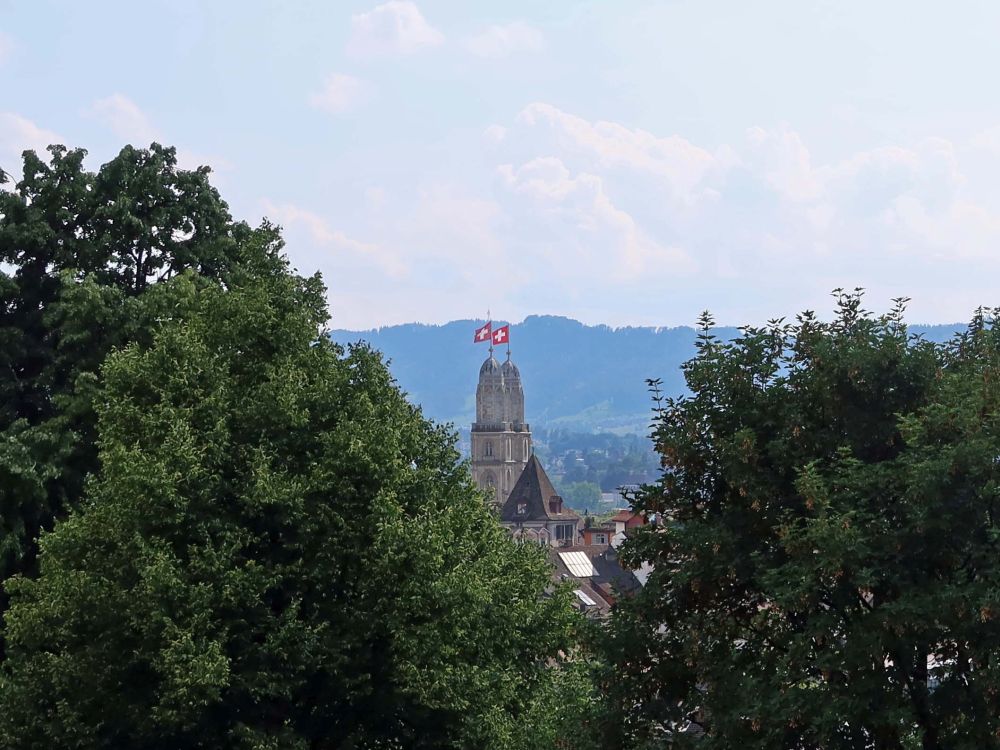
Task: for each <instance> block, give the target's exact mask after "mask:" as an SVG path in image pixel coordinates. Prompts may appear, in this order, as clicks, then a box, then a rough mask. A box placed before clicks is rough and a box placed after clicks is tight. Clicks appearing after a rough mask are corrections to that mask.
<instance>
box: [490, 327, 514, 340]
mask: <svg viewBox="0 0 1000 750" xmlns="http://www.w3.org/2000/svg"><path fill="white" fill-rule="evenodd" d="M509 338H510V326H500V328H497V329H496V330H495V331H494V332H493V343H494V344H497V345H499V344H506V343H507V340H508V339H509Z"/></svg>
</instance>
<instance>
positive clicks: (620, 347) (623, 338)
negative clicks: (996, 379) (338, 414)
mask: <svg viewBox="0 0 1000 750" xmlns="http://www.w3.org/2000/svg"><path fill="white" fill-rule="evenodd" d="M477 325H479V322H478V321H472V320H456V321H452V322H450V323H446V324H444V325H424V324H420V323H411V324H407V325H398V326H387V327H385V328H380V329H376V330H368V331H345V330H334V331H333V332H332V334H331V335H332V337H333V339H334V340H335V341H337V342H338V343H345V344H346V343H350V342H355V341H358V340H364V341H368V342H370V343H371V344H372V345H373V346H374V347H375V348H376V349H379V350H380V351H382V352H383V353H384V354H385V355H386V356H387V357H389V358H390V360H391V362H390V369H391V370H392V373H393V375H395V377H396V379H397V380H398V381H399V383H400V385H401V386H402V387H403V389H404V390H406V391H407V392H408V393H409V395H410V398H411V399H412V400H413V401H415V402H416V403H418V404H420V405H421V406H422V407H423V408H424V411H425V412H426V413H427V415H428V416H430V417H432V418H434V419H437V420H440V421H451V422H455V423H456V425H458V426H464V425H467V424H469V423H470V422H471V421H472V419H473V415H474V412H475V393H476V379H477V377H478V373H479V365H480V364H481V363H482V361H483V359H485V357H486V346H485V345H476V344H474V343H472V332H473V330H474V329H475V327H476V326H477ZM963 328H964V325H958V324H951V325H934V326H912V327H911V330H912V332H913V333H917V334H923V335H924V336H925V337H926V338H927V339H929V340H931V341H944V340H946V339H948V338H950V337H951V336H952V335H953V334H954V333H955V332H956V331H958V330H961V329H963ZM715 333H716V334H717V335H718V336H720V337H722V338H731V337H733V336H735V335H736V334H737V329H736V328H725V327H724V328H718V329H716V331H715ZM696 336H697V331H696V330H695V329H694V328H692V327H689V326H681V327H677V328H652V327H627V328H611V327H608V326H588V325H584V324H582V323H580V322H578V321H575V320H571V319H569V318H563V317H557V316H552V315H530V316H528V317H527V318H525V320H524V322H523V323H519V324H515V325H513V326H512V327H511V355H512V358H513V359H514V361H515V362H516V363H517V364H518V366H519V367H520V369H521V374H522V376H523V378H524V387H525V401H526V410H527V417H528V420H529V421H530V422H531V423H532V424H533V425H535V426H536V427H542V426H546V427H563V428H568V429H572V430H575V431H583V432H587V431H591V430H614V431H618V432H633V433H638V434H645V433H646V430H647V425H648V424H649V419H650V401H649V394H648V393H647V389H646V379H647V378H661V379H662V380H663V390H664V392H665V393H666V394H668V395H673V394H679V393H682V392H683V391H684V379H683V376H682V373H681V369H680V366H681V364H682V363H683V362H685V361H686V360H688V359H690V358H691V357H692V356H693V355H694V353H695V347H694V344H695V337H696ZM497 356H498V357H499V358H501V359H502V358H503V357H504V356H505V353H504V350H500V351H499V352H498V355H497Z"/></svg>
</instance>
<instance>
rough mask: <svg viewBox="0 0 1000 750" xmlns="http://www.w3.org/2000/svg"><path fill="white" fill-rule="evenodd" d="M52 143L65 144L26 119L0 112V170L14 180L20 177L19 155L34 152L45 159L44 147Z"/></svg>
mask: <svg viewBox="0 0 1000 750" xmlns="http://www.w3.org/2000/svg"><path fill="white" fill-rule="evenodd" d="M53 143H65V141H64V139H63V138H62V137H61V136H59V135H57V134H56V133H54V132H52V131H51V130H46V129H45V128H43V127H40V126H39V125H36V124H35V123H34V122H32V121H31V120H29V119H28V118H27V117H22V116H21V115H19V114H16V113H14V112H0V169H3V170H4V171H5V172H7V173H9V174H10V175H11V176H12V177H13V178H14V179H15V180H16V179H19V177H20V175H21V167H22V161H21V153H22V152H23V151H27V150H29V149H30V150H33V151H35V152H36V153H37V154H38V156H39V157H40V158H41V159H47V158H48V153H47V152H46V150H45V149H46V147H48V146H50V145H52V144H53Z"/></svg>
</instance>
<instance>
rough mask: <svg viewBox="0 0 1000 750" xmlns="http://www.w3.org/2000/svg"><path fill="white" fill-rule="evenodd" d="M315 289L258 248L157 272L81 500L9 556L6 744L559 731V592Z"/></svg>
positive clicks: (466, 737)
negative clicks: (225, 259) (150, 319)
mask: <svg viewBox="0 0 1000 750" xmlns="http://www.w3.org/2000/svg"><path fill="white" fill-rule="evenodd" d="M323 296H324V293H323V290H322V288H321V286H320V284H319V282H318V280H317V279H310V280H302V279H299V278H297V277H295V276H293V275H291V274H290V273H288V272H287V270H286V269H284V266H283V264H282V263H281V262H280V260H278V259H277V256H276V255H275V254H274V251H273V248H265V250H264V251H262V252H261V253H260V254H259V257H258V259H257V261H256V262H250V261H248V262H245V263H244V264H243V265H242V266H241V268H240V269H238V271H237V272H234V276H233V278H231V279H230V282H229V283H228V284H226V285H222V284H215V283H198V279H197V278H196V277H195V276H194V275H193V274H192V273H187V274H183V275H181V276H179V277H177V278H174V279H172V280H171V281H168V282H166V283H164V284H160V285H158V288H157V294H156V297H157V298H158V299H160V300H161V301H163V303H164V306H166V307H168V308H169V309H170V310H171V313H170V314H169V315H162V316H160V318H161V322H160V323H159V324H158V325H157V326H156V328H155V330H154V332H153V334H152V336H151V340H150V341H149V342H148V343H144V342H137V343H133V344H131V345H129V346H127V347H126V348H124V349H122V350H120V351H118V352H116V353H113V354H112V355H110V357H109V358H108V359H107V360H106V363H105V365H104V367H103V371H102V373H103V374H102V378H103V379H102V383H101V385H100V386H99V387H98V388H97V390H96V394H95V397H94V402H95V403H96V404H97V405H98V406H97V412H98V415H99V422H98V431H97V432H98V445H99V447H100V456H99V458H100V465H101V470H100V472H99V473H98V474H96V475H95V476H94V477H93V478H92V479H91V480H90V482H89V484H88V489H87V492H86V501H85V503H84V504H83V505H82V506H81V507H80V508H79V509H77V510H75V511H73V512H71V513H70V515H69V517H68V519H67V520H65V521H63V522H60V523H59V524H57V525H56V527H55V530H54V531H52V532H50V533H47V534H44V535H43V536H42V539H41V554H40V557H39V561H40V572H39V575H38V576H37V577H36V578H28V577H23V576H21V577H16V578H14V579H12V580H10V581H8V587H9V590H10V593H11V607H10V609H9V611H8V617H7V639H8V658H7V660H6V662H5V664H4V665H3V669H2V671H0V746H3V747H19V748H43V747H45V748H51V747H87V748H120V747H144V748H178V747H213V748H214V747H239V748H278V747H280V748H352V747H356V748H377V747H384V748H425V747H426V748H432V747H433V748H439V747H456V748H458V747H483V748H489V747H496V748H521V747H538V746H539V744H538V741H539V739H540V738H547V740H548V741H549V742H551V740H552V736H551V734H552V732H554V731H556V730H557V729H558V726H557V725H556V724H554V719H553V715H555V716H558V714H554V712H556V711H558V707H557V706H555V705H553V703H554V701H555V699H556V698H559V697H560V696H564V695H566V694H567V688H565V685H566V682H567V680H569V677H570V676H572V674H574V673H572V672H566V673H565V674H564V673H563V672H561V671H559V670H553V668H552V665H553V664H554V663H556V662H557V661H558V659H559V654H560V653H567V652H569V651H570V650H571V648H572V645H573V640H572V637H573V633H574V629H575V628H576V627H577V623H578V620H577V618H576V616H575V615H574V613H573V611H572V609H571V607H570V606H569V604H568V601H567V598H566V593H567V592H562V591H556V592H554V594H553V595H552V596H548V597H543V596H542V594H543V592H544V591H545V590H546V588H547V587H549V569H548V565H547V563H546V560H545V558H544V555H543V554H542V552H541V551H540V550H538V549H536V548H534V547H532V546H530V545H526V546H519V545H516V544H514V543H513V542H511V541H510V540H509V539H508V537H507V535H506V533H505V532H504V530H503V529H502V528H501V527H500V526H499V524H498V523H497V522H496V520H495V519H494V518H493V516H492V514H491V513H490V511H489V510H488V509H487V507H486V505H485V503H484V502H483V499H482V498H481V497H480V496H479V495H478V494H477V493H476V492H475V490H474V489H473V487H472V486H471V483H470V479H469V476H468V472H467V470H466V469H465V467H464V466H463V465H462V464H460V463H459V461H458V454H457V452H456V450H455V447H454V442H455V439H454V436H453V435H452V434H450V433H449V432H448V431H447V430H445V429H443V428H440V427H437V426H435V425H433V424H432V423H429V422H428V421H426V420H425V419H423V417H422V416H421V414H420V412H419V410H418V409H417V408H415V407H413V406H412V405H410V404H409V403H407V401H406V400H405V398H404V397H403V395H402V394H401V393H400V392H399V390H398V389H397V387H396V385H395V383H394V382H393V381H392V379H391V377H390V375H389V373H388V371H387V369H386V367H385V366H384V364H383V362H382V361H381V359H380V357H379V356H378V355H377V354H376V353H374V352H372V351H371V350H369V349H367V348H363V347H359V348H353V349H351V350H349V351H347V352H345V351H343V350H341V349H340V348H339V347H337V346H336V345H334V344H332V343H331V342H330V341H329V339H328V338H327V337H326V336H325V334H323V332H322V328H321V326H322V325H323V323H324V321H325V317H326V313H325V310H324V303H323ZM569 682H570V689H569V693H570V694H571V695H582V696H583V698H582V700H585V698H586V693H585V692H579V691H578V690H577V689H576V688H574V687H572V686H573V684H576V683H572V681H571V680H570V681H569ZM546 706H547V707H548V708H549V709H550V710H549V711H548V712H545V711H543V712H542V713H543V714H544V715H546V716H548V717H549V718H548V723H547V724H543V723H542V722H540V721H539V720H538V718H537V712H538V711H539V710H541V709H543V708H545V707H546ZM550 746H551V745H550ZM568 746H573V745H572V743H570V744H568Z"/></svg>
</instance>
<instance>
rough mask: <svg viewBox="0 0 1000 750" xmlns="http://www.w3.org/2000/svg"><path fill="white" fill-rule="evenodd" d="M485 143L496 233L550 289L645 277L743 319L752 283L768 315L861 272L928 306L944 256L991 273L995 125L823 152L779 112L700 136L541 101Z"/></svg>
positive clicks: (858, 279) (568, 296) (885, 289)
mask: <svg viewBox="0 0 1000 750" xmlns="http://www.w3.org/2000/svg"><path fill="white" fill-rule="evenodd" d="M494 134H495V135H494ZM501 135H502V137H500V136H501ZM491 136H492V137H491ZM484 142H485V143H484V145H485V144H488V145H489V151H488V153H490V154H495V157H496V160H497V162H499V164H500V166H499V167H498V168H497V177H498V179H497V183H496V185H497V187H496V190H497V194H498V195H499V196H500V197H501V205H502V206H503V209H504V217H503V220H502V222H501V223H502V225H503V226H504V231H505V234H504V239H505V242H506V243H507V244H508V246H509V247H512V248H517V250H516V252H517V253H518V254H519V255H523V254H527V255H528V256H530V257H532V258H533V259H535V260H536V261H537V262H539V263H542V264H543V267H544V268H545V269H546V273H547V289H548V290H549V293H550V298H553V299H555V298H562V299H565V300H579V299H580V298H581V295H582V296H583V297H584V298H593V297H599V296H600V295H601V294H602V290H603V289H606V288H607V284H608V283H609V281H613V282H614V284H615V288H616V289H619V290H628V292H627V293H628V294H629V295H630V298H634V299H637V300H638V299H641V298H642V295H643V294H644V293H645V292H644V288H645V287H644V285H643V283H641V282H645V284H646V285H648V288H649V289H650V290H654V289H655V290H658V292H657V294H656V295H654V296H653V298H654V299H663V298H665V297H670V296H673V297H675V298H681V297H683V298H691V299H694V300H696V301H694V302H692V303H691V304H692V305H697V308H698V309H701V308H704V307H712V308H713V309H715V310H716V311H717V312H718V313H719V314H720V316H722V317H726V316H727V315H731V316H733V317H732V318H731V319H733V320H740V319H746V318H747V316H748V315H753V313H752V312H748V308H747V305H748V304H749V303H748V301H747V295H746V294H745V289H746V288H747V287H751V288H754V289H756V290H757V294H756V295H755V296H754V297H753V300H754V301H753V304H754V305H756V306H757V309H760V310H765V311H766V312H764V313H763V315H764V316H768V315H771V314H774V313H775V312H785V311H794V310H796V309H801V306H813V305H817V304H818V305H822V304H823V300H825V298H826V294H827V293H828V292H829V290H830V289H832V288H834V287H836V286H844V285H847V286H855V285H859V284H860V285H862V286H866V287H869V288H871V289H872V290H873V294H875V295H882V296H884V298H885V299H888V298H889V297H890V296H895V295H898V294H909V295H911V296H914V297H920V296H921V295H923V297H924V298H925V299H926V304H925V306H924V307H923V308H919V309H921V310H932V309H933V310H936V311H937V312H934V313H924V314H925V315H926V316H927V318H928V319H929V318H931V317H933V316H941V315H942V313H941V312H940V310H941V309H943V308H942V307H934V305H938V304H941V305H943V304H944V303H943V302H941V303H939V300H940V299H942V292H941V290H940V288H939V285H940V284H941V283H942V281H941V280H942V279H943V278H944V277H945V276H946V275H948V274H954V273H955V268H956V266H955V265H954V261H956V260H960V261H962V262H963V264H964V266H963V265H959V266H958V268H961V267H972V266H973V265H974V266H975V267H979V268H981V269H987V268H988V269H992V270H991V271H989V272H987V275H988V274H989V273H1000V252H998V248H1000V208H998V206H1000V202H998V201H996V200H994V199H993V198H995V197H996V196H995V195H994V193H995V192H996V191H995V190H994V192H990V191H991V188H990V184H992V183H991V182H990V180H988V179H987V180H985V181H984V180H983V179H982V177H983V175H984V174H986V175H989V174H991V173H995V168H994V169H993V172H991V170H990V168H989V167H988V166H984V165H983V164H982V161H983V160H984V159H990V158H994V159H996V157H997V156H1000V153H994V151H993V147H994V145H995V142H998V141H997V140H996V138H995V133H993V132H992V131H986V132H984V133H982V134H980V135H979V136H977V137H976V138H975V139H972V140H971V141H970V142H969V143H965V144H956V143H954V142H951V141H948V140H944V139H941V138H926V139H917V140H914V141H908V142H901V143H899V144H897V145H891V146H880V147H877V148H870V149H862V150H858V151H855V152H853V153H847V154H845V155H843V156H842V157H840V158H836V159H826V160H820V159H817V158H816V156H815V151H813V150H812V149H810V145H809V143H808V142H807V139H806V138H804V137H803V135H802V134H801V133H799V132H798V131H796V130H795V129H793V128H792V127H791V126H790V125H779V126H777V127H772V128H760V127H757V128H750V129H749V130H747V131H746V133H745V137H744V138H743V139H740V140H736V141H733V142H730V143H728V144H725V145H721V146H720V145H713V146H707V145H703V144H700V143H697V142H693V141H691V140H689V139H687V138H685V137H683V136H681V135H678V134H672V133H669V132H668V133H652V132H648V131H644V130H642V129H638V128H633V127H629V126H628V125H626V124H624V123H621V122H615V121H611V120H593V119H588V118H584V117H580V116H579V115H577V114H574V113H571V112H567V111H564V110H562V109H560V108H558V107H555V106H553V105H551V104H547V103H542V102H538V103H534V104H530V105H528V106H527V107H525V108H524V109H523V110H521V111H520V112H519V113H517V115H516V116H515V117H513V118H512V121H511V122H510V123H504V124H503V125H497V126H496V129H493V128H491V130H490V131H488V132H487V133H485V134H484ZM993 163H994V164H995V167H1000V164H997V163H996V162H993ZM970 173H975V174H976V175H977V176H978V177H979V178H980V179H979V180H978V182H977V181H976V180H974V179H972V178H970ZM970 264H972V265H970ZM735 285H739V287H740V290H739V291H737V290H736V288H735ZM955 294H956V295H958V293H957V292H956V293H955ZM775 299H778V300H780V301H779V302H778V303H777V304H779V305H780V307H779V308H778V309H777V310H776V309H775V308H774V304H775V302H774V300H775ZM956 300H958V303H961V302H962V301H964V300H960V299H958V297H957V296H956V297H955V298H954V299H953V300H952V302H951V303H949V304H957V303H956ZM980 301H982V300H980ZM985 301H986V302H990V301H991V300H985ZM573 304H576V302H573ZM789 305H791V306H792V307H790V308H789V307H788V306H789Z"/></svg>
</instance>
